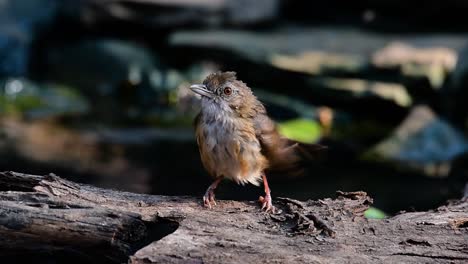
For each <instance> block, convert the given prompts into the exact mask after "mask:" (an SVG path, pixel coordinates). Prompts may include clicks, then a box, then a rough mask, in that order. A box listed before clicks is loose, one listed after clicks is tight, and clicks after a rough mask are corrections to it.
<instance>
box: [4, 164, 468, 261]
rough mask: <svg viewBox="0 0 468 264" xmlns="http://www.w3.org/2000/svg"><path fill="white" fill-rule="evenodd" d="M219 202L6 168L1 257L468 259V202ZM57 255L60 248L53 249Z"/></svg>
mask: <svg viewBox="0 0 468 264" xmlns="http://www.w3.org/2000/svg"><path fill="white" fill-rule="evenodd" d="M274 203H275V206H276V207H277V208H278V209H279V210H278V212H277V213H276V214H271V215H270V214H266V213H263V212H262V211H261V210H260V208H259V205H258V203H257V202H256V201H251V202H245V201H223V200H221V201H219V202H218V206H216V207H215V208H213V209H212V210H207V209H205V208H203V207H202V205H201V202H200V199H198V198H193V197H169V196H158V195H145V194H135V193H128V192H119V191H115V190H109V189H100V188H96V187H93V186H89V185H82V184H78V183H74V182H70V181H67V180H64V179H62V178H60V177H57V176H55V175H53V174H51V175H46V176H38V175H27V174H21V173H15V172H4V173H0V236H1V237H2V240H0V256H3V257H6V259H8V258H10V259H16V260H18V258H17V256H18V253H19V252H21V255H22V256H23V258H20V260H25V261H26V260H30V259H28V256H29V257H30V258H31V259H36V260H44V257H43V255H41V256H42V258H40V257H38V255H39V254H40V252H47V255H46V257H45V259H46V260H50V259H55V260H57V259H58V260H68V261H72V262H73V260H75V261H78V260H80V261H83V260H86V261H88V262H89V261H94V262H99V263H103V262H127V261H129V262H130V263H259V262H265V261H266V262H269V263H330V262H334V263H379V262H385V263H466V262H467V261H468V202H467V199H466V198H464V199H462V200H460V201H456V202H452V203H449V204H448V205H446V206H442V207H439V208H437V209H435V210H432V211H428V212H410V213H402V214H399V215H397V216H394V217H391V218H388V219H384V220H371V219H366V218H364V217H363V214H364V211H365V210H366V209H367V208H368V206H369V205H371V204H372V199H371V198H369V197H368V196H367V195H366V193H364V192H351V193H344V192H338V193H337V197H336V198H334V199H331V198H326V199H322V200H318V201H312V200H309V201H297V200H293V199H289V198H279V197H278V198H276V199H274ZM51 252H52V253H51Z"/></svg>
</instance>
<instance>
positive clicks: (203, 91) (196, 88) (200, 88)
mask: <svg viewBox="0 0 468 264" xmlns="http://www.w3.org/2000/svg"><path fill="white" fill-rule="evenodd" d="M190 90H192V91H193V92H194V93H196V94H199V95H201V96H206V97H208V98H213V96H214V94H213V92H212V91H210V90H208V88H206V85H203V84H194V85H191V86H190Z"/></svg>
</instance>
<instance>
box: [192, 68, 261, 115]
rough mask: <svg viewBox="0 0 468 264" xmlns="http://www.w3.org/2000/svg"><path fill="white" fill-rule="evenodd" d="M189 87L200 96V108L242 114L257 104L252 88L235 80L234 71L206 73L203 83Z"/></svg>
mask: <svg viewBox="0 0 468 264" xmlns="http://www.w3.org/2000/svg"><path fill="white" fill-rule="evenodd" d="M190 89H191V90H192V91H193V92H195V93H196V94H199V95H201V97H202V109H204V108H214V109H216V110H218V111H227V112H232V113H238V114H241V115H243V113H244V112H246V111H247V112H249V111H250V110H251V108H252V107H255V105H256V104H257V102H258V101H257V98H256V97H255V96H254V95H253V93H252V90H251V89H250V88H249V87H248V86H247V85H246V84H245V83H243V82H242V81H240V80H237V78H236V73H235V72H216V73H212V74H210V75H208V76H207V77H206V78H205V80H204V81H203V84H194V85H192V86H190Z"/></svg>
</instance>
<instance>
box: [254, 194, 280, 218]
mask: <svg viewBox="0 0 468 264" xmlns="http://www.w3.org/2000/svg"><path fill="white" fill-rule="evenodd" d="M258 200H259V201H260V203H262V210H265V212H267V213H273V214H274V213H275V211H276V209H275V207H274V206H273V204H272V203H271V195H270V194H269V193H267V194H265V197H263V196H260V198H258Z"/></svg>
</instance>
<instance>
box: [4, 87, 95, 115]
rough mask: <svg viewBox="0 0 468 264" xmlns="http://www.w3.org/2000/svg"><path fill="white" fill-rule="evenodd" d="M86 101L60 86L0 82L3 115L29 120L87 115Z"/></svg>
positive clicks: (72, 91)
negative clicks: (17, 116)
mask: <svg viewBox="0 0 468 264" xmlns="http://www.w3.org/2000/svg"><path fill="white" fill-rule="evenodd" d="M88 109H89V105H88V103H87V101H86V100H85V99H84V98H83V97H82V96H80V94H78V93H77V92H76V91H74V90H72V89H70V88H67V87H64V86H59V85H53V84H47V85H44V84H42V85H38V84H36V83H33V82H31V81H28V80H26V79H14V78H10V79H6V80H3V81H0V113H1V114H13V115H21V116H24V117H27V118H45V117H57V116H63V115H70V114H73V115H76V114H84V113H86V112H87V111H88Z"/></svg>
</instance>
